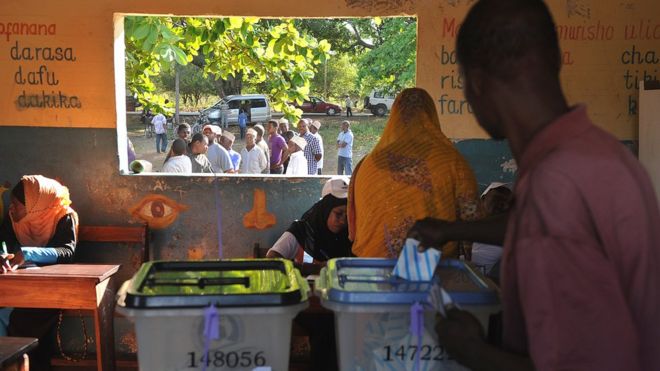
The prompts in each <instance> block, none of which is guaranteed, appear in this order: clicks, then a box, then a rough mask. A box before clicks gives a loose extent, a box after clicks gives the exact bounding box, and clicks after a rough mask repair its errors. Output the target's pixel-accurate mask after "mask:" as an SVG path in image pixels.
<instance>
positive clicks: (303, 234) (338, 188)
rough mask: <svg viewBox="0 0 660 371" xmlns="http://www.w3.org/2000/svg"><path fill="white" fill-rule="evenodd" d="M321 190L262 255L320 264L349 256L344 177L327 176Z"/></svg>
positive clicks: (346, 185)
mask: <svg viewBox="0 0 660 371" xmlns="http://www.w3.org/2000/svg"><path fill="white" fill-rule="evenodd" d="M321 194H322V196H323V197H322V198H321V199H320V200H319V201H318V202H317V203H315V204H314V205H313V206H312V207H311V208H310V209H309V210H307V211H306V212H305V213H304V214H303V216H302V217H301V218H300V219H299V220H296V221H294V222H293V223H291V226H289V228H288V229H287V230H286V232H284V234H282V236H281V237H280V238H279V239H278V240H277V242H275V244H274V245H273V247H272V248H271V249H270V250H268V253H267V254H266V257H268V258H285V259H292V260H294V261H295V262H296V263H299V264H302V263H316V264H319V265H324V263H323V262H325V261H327V260H328V259H332V258H338V257H346V256H353V255H352V253H351V245H352V243H351V241H350V240H349V239H348V229H347V220H346V205H347V199H346V197H347V194H348V178H347V177H335V178H332V179H329V180H328V181H327V182H326V184H325V185H324V186H323V192H322V193H321Z"/></svg>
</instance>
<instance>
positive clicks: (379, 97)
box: [364, 90, 396, 116]
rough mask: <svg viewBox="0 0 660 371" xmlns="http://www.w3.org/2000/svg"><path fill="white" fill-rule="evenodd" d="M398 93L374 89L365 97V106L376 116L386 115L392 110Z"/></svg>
mask: <svg viewBox="0 0 660 371" xmlns="http://www.w3.org/2000/svg"><path fill="white" fill-rule="evenodd" d="M394 98H396V94H386V93H384V92H382V91H378V90H372V91H371V93H370V94H369V96H368V97H364V108H366V109H368V110H370V111H371V113H373V114H374V115H376V116H385V114H386V113H388V112H389V111H390V110H392V104H393V103H394Z"/></svg>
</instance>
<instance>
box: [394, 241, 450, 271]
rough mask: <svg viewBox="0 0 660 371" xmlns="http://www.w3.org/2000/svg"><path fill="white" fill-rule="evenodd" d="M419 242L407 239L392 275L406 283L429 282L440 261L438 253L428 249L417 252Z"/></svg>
mask: <svg viewBox="0 0 660 371" xmlns="http://www.w3.org/2000/svg"><path fill="white" fill-rule="evenodd" d="M418 246H419V241H417V240H415V239H413V238H408V239H406V242H405V243H404V245H403V249H401V254H399V260H398V261H397V263H396V266H395V267H394V270H393V271H392V274H394V275H396V276H399V277H401V278H403V279H405V280H408V281H430V280H431V277H433V272H434V271H435V267H436V266H437V265H438V262H439V261H440V255H441V253H440V251H438V250H436V249H428V250H426V251H425V252H419V251H418V250H417V247H418Z"/></svg>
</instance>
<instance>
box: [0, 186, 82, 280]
mask: <svg viewBox="0 0 660 371" xmlns="http://www.w3.org/2000/svg"><path fill="white" fill-rule="evenodd" d="M70 205H71V200H70V199H69V190H68V188H67V187H65V186H63V185H61V184H60V183H59V182H58V181H56V180H53V179H49V178H46V177H44V176H41V175H26V176H24V177H23V178H21V181H20V182H19V183H18V184H17V185H16V186H15V187H14V189H13V190H12V192H11V204H10V206H9V218H8V219H6V220H4V223H3V224H2V226H1V227H0V243H3V242H4V243H5V244H6V248H7V249H8V251H7V252H8V254H3V256H2V258H0V263H2V272H6V271H8V270H14V269H16V268H17V267H18V266H19V265H20V264H22V263H23V262H26V261H27V262H32V263H35V264H38V265H46V264H54V263H65V262H70V261H72V260H73V254H74V252H75V249H76V242H77V234H78V233H77V231H78V214H76V212H75V211H74V210H73V209H72V208H71V207H70Z"/></svg>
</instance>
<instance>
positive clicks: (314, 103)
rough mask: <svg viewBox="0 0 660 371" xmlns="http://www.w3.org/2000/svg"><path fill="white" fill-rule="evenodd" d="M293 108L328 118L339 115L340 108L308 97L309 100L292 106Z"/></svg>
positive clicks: (319, 99)
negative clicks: (324, 115) (320, 114)
mask: <svg viewBox="0 0 660 371" xmlns="http://www.w3.org/2000/svg"><path fill="white" fill-rule="evenodd" d="M294 106H295V107H296V108H300V109H301V110H302V111H303V112H304V113H325V114H327V115H330V116H332V115H338V114H339V113H341V107H339V106H338V105H336V104H333V103H328V102H325V101H324V100H323V99H321V98H317V97H309V100H306V101H304V102H303V104H301V105H298V104H294Z"/></svg>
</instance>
